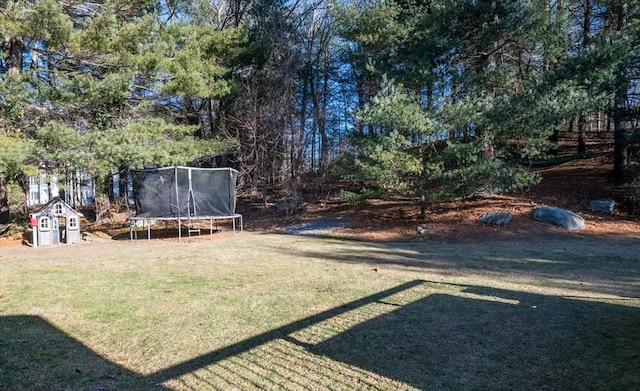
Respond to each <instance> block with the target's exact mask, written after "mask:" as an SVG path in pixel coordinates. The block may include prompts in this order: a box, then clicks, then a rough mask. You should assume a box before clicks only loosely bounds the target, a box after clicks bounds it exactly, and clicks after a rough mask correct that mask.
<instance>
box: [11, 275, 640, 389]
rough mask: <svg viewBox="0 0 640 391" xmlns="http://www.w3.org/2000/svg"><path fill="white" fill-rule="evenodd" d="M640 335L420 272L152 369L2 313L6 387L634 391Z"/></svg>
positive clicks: (636, 328) (602, 306)
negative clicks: (144, 370)
mask: <svg viewBox="0 0 640 391" xmlns="http://www.w3.org/2000/svg"><path fill="white" fill-rule="evenodd" d="M449 292H451V293H449ZM454 292H455V293H454ZM638 335H640V310H639V309H638V308H635V307H627V306H623V305H615V304H607V303H601V302H591V301H584V300H576V299H570V298H563V297H558V296H545V295H537V294H528V293H522V292H516V291H509V290H500V289H493V288H485V287H477V286H461V285H449V284H441V283H432V282H428V281H421V280H414V281H409V282H407V283H404V284H401V285H398V286H396V287H394V288H391V289H388V290H385V291H381V292H378V293H376V294H373V295H370V296H366V297H363V298H360V299H358V300H355V301H352V302H349V303H346V304H344V305H342V306H339V307H336V308H332V309H329V310H326V311H322V312H319V313H317V314H315V315H312V316H309V317H307V318H303V319H300V320H298V321H295V322H291V323H289V324H286V325H284V326H282V327H280V328H277V329H274V330H270V331H267V332H265V333H262V334H259V335H256V336H254V337H250V338H247V339H245V340H243V341H240V342H238V343H235V344H232V345H229V346H226V347H224V348H221V349H218V350H214V351H211V352H209V353H206V354H204V355H201V356H199V357H195V358H193V359H191V360H188V361H185V362H182V363H177V364H174V365H170V366H168V367H167V368H164V369H161V370H159V371H157V372H155V373H151V374H147V375H141V374H137V373H135V372H133V371H130V370H127V369H126V368H124V367H122V366H120V365H118V364H115V363H113V362H111V361H109V360H107V359H105V358H103V357H101V356H100V355H98V354H97V353H95V352H93V351H92V350H91V349H89V348H88V347H86V346H85V345H83V344H82V343H81V342H79V341H77V340H76V339H74V338H73V337H71V336H69V335H68V334H67V333H65V332H63V331H61V330H60V329H58V328H57V327H55V326H54V325H52V324H50V323H48V322H47V321H45V320H43V319H42V318H39V317H37V316H5V317H0V364H1V365H0V389H2V390H14V389H15V390H42V389H46V390H55V389H74V390H91V391H106V390H116V389H117V390H159V389H165V388H163V386H162V384H165V385H167V383H171V386H170V387H169V389H173V388H174V387H175V388H179V389H188V390H209V389H210V390H226V389H282V390H308V389H360V388H366V387H368V388H369V389H389V390H391V389H394V390H395V389H400V388H408V387H415V388H416V389H434V390H484V389H487V390H532V389H535V390H559V389H562V390H615V389H620V390H631V389H638V387H640V340H639V339H638V338H637V336H638ZM189 377H191V379H189ZM374 377H376V378H378V380H375V381H374V380H372V378H374ZM381 379H382V380H381ZM385 379H387V380H385ZM394 382H395V383H394Z"/></svg>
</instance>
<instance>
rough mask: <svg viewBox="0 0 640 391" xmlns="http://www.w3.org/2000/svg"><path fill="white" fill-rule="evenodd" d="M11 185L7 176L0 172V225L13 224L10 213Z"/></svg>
mask: <svg viewBox="0 0 640 391" xmlns="http://www.w3.org/2000/svg"><path fill="white" fill-rule="evenodd" d="M8 186H9V184H8V183H7V181H6V179H5V176H4V174H3V173H1V172H0V224H8V223H10V222H11V215H10V213H9V188H8Z"/></svg>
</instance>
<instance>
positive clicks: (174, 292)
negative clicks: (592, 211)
mask: <svg viewBox="0 0 640 391" xmlns="http://www.w3.org/2000/svg"><path fill="white" fill-rule="evenodd" d="M639 254H640V242H639V241H637V240H636V241H632V240H619V241H614V240H600V239H585V238H581V239H575V240H564V241H547V242H541V243H524V242H516V243H490V244H458V245H454V244H433V243H422V242H421V243H365V242H351V241H346V240H336V239H319V238H308V237H296V236H286V235H263V234H257V233H246V232H245V233H242V234H240V235H237V236H235V237H231V236H222V237H216V238H215V239H214V240H208V239H205V240H197V241H193V242H190V243H189V242H186V241H184V242H182V243H179V242H178V241H177V240H174V241H166V240H152V241H146V240H141V241H137V242H129V241H103V242H100V241H95V242H92V243H83V244H80V245H73V246H61V247H55V248H44V247H43V248H36V249H33V248H27V247H3V248H0V390H3V391H4V390H163V389H164V390H233V389H235V390H250V389H274V390H353V389H370V390H414V389H420V390H485V389H486V390H560V389H562V390H634V389H640V338H638V336H639V335H640V298H639V297H640V255H639Z"/></svg>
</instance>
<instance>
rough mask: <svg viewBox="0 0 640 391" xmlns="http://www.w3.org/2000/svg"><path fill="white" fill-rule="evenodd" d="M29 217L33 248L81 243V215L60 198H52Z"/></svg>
mask: <svg viewBox="0 0 640 391" xmlns="http://www.w3.org/2000/svg"><path fill="white" fill-rule="evenodd" d="M29 217H30V219H29V223H30V224H29V225H31V230H32V242H33V247H38V246H56V245H59V244H61V243H69V244H70V243H78V242H80V241H81V238H82V235H81V231H80V218H81V217H82V213H80V212H77V211H75V210H74V209H73V208H72V207H71V206H70V205H69V204H67V203H66V202H64V201H63V200H62V199H61V198H60V197H54V198H52V199H51V200H50V201H49V202H47V203H46V204H45V205H44V206H43V207H42V208H41V209H40V210H39V211H37V212H35V213H32V214H31V215H30V216H29Z"/></svg>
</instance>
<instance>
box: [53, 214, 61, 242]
mask: <svg viewBox="0 0 640 391" xmlns="http://www.w3.org/2000/svg"><path fill="white" fill-rule="evenodd" d="M51 244H52V245H54V246H55V245H58V244H60V223H59V222H58V218H57V217H54V218H52V219H51Z"/></svg>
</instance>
